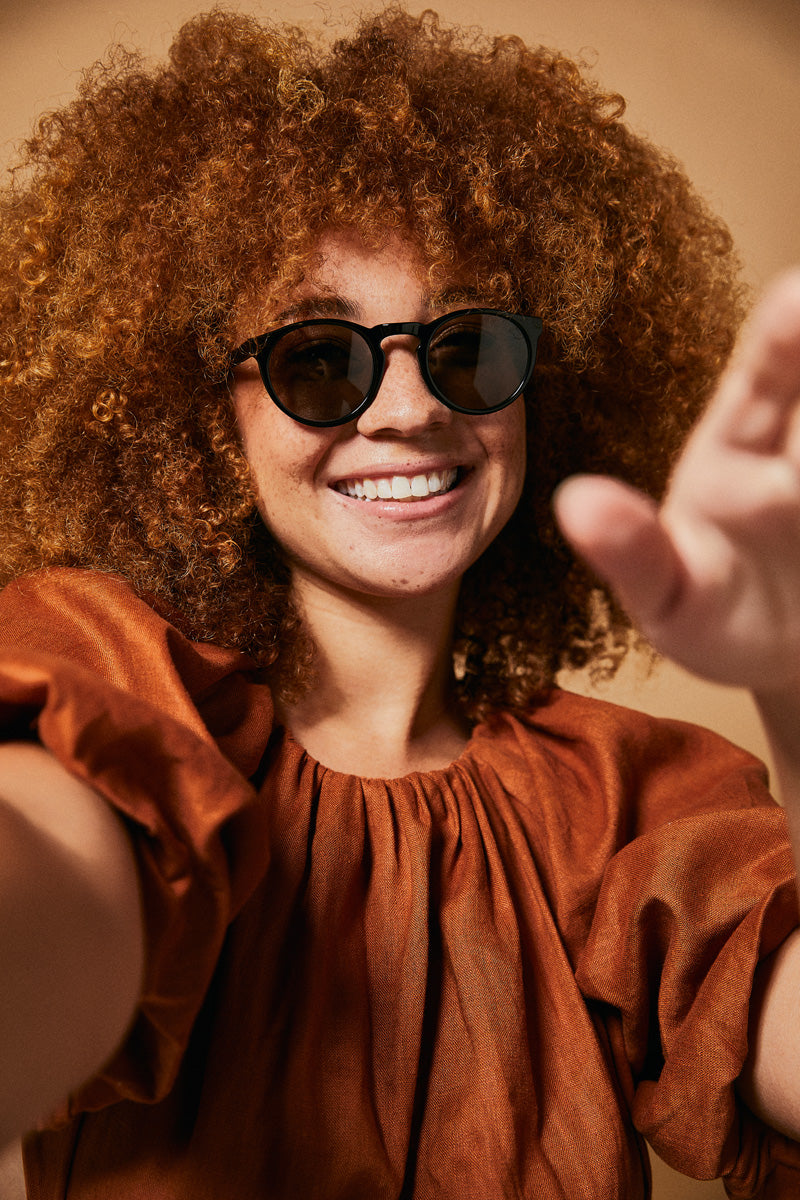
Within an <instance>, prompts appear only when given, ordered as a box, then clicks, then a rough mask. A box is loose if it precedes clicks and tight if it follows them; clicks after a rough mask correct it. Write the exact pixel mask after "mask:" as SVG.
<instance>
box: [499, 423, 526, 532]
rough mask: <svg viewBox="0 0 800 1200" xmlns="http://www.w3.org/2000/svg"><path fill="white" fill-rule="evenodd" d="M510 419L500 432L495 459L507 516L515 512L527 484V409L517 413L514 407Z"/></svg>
mask: <svg viewBox="0 0 800 1200" xmlns="http://www.w3.org/2000/svg"><path fill="white" fill-rule="evenodd" d="M507 411H508V412H509V419H508V421H507V422H504V425H503V428H502V430H500V431H498V434H499V436H498V439H497V444H496V447H495V453H494V458H495V461H496V463H497V465H498V471H499V473H500V476H501V480H502V492H503V508H504V510H505V511H506V515H508V516H510V514H511V513H512V512H513V511H514V509H515V508H516V506H517V502H518V501H519V498H520V496H521V494H522V488H523V485H524V483H525V462H526V453H525V409H524V408H523V407H522V405H520V406H519V411H517V407H516V405H512V406H511V409H510V410H507Z"/></svg>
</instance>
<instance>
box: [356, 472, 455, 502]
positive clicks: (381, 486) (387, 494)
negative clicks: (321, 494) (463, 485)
mask: <svg viewBox="0 0 800 1200" xmlns="http://www.w3.org/2000/svg"><path fill="white" fill-rule="evenodd" d="M457 481H458V468H457V467H448V468H447V469H445V470H443V471H428V472H427V474H425V475H391V476H385V477H383V478H380V479H369V478H365V479H342V480H341V481H340V482H339V483H335V484H334V485H333V486H334V489H335V490H336V491H337V492H341V493H342V495H344V496H352V497H353V499H355V500H424V499H426V497H428V496H441V495H443V494H444V493H445V492H449V491H450V490H451V489H452V488H454V487H455V485H456V483H457Z"/></svg>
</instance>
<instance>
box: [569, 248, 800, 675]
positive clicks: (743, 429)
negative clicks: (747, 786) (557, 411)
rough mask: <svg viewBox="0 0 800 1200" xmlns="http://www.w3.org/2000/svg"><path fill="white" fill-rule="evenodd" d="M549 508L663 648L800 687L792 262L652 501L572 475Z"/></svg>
mask: <svg viewBox="0 0 800 1200" xmlns="http://www.w3.org/2000/svg"><path fill="white" fill-rule="evenodd" d="M555 508H556V514H557V517H558V520H559V523H560V525H561V528H562V530H563V532H564V534H565V536H566V537H567V538H568V539H569V540H570V541H571V543H572V544H573V546H574V547H575V549H576V550H577V551H578V552H579V553H580V554H581V555H582V556H583V557H584V558H585V559H586V561H587V562H588V563H589V564H590V565H591V566H592V568H593V569H594V570H595V571H596V572H597V573H598V575H600V576H601V577H602V578H604V579H605V580H606V581H607V582H608V583H609V584H610V585H611V587H612V588H613V589H614V590H615V592H616V594H617V596H618V597H619V599H620V601H621V603H622V604H623V605H624V606H625V607H626V609H627V610H628V612H629V613H630V615H631V617H632V619H633V620H634V622H635V623H636V625H637V627H638V628H639V629H640V630H641V631H642V633H644V634H645V636H646V637H647V638H648V639H649V640H650V641H651V642H652V643H653V644H654V645H655V646H656V647H657V649H658V650H660V651H661V652H662V653H663V654H665V655H667V656H669V657H670V658H673V659H674V660H675V661H676V662H678V663H680V664H681V665H682V666H684V667H687V668H688V669H689V670H692V671H695V672H696V673H698V674H700V675H704V676H706V677H707V678H709V679H713V680H716V681H718V682H722V683H730V684H736V685H739V686H741V687H749V688H752V689H753V690H755V691H767V692H770V691H773V690H778V691H780V690H783V689H785V688H790V689H792V688H795V687H796V688H797V689H798V691H800V270H798V271H794V272H792V273H790V274H787V275H785V276H783V277H782V278H781V279H779V280H778V281H777V283H776V284H774V285H773V287H772V288H771V289H770V291H769V292H768V293H767V295H766V297H765V298H764V300H763V301H762V302H761V304H760V305H759V306H758V308H757V309H756V310H755V312H754V314H753V317H752V319H751V320H750V322H749V323H748V325H747V326H746V328H745V330H744V333H743V336H742V338H741V340H740V343H739V346H738V348H737V351H736V353H735V355H734V357H733V360H732V362H731V365H730V366H729V368H728V370H727V371H726V373H725V375H724V376H723V379H722V381H721V384H720V386H719V389H718V391H717V393H716V396H715V398H714V399H713V401H712V403H711V405H710V406H709V408H708V410H707V412H706V414H705V415H704V417H703V419H702V420H701V421H700V423H699V424H698V426H697V428H696V429H695V430H694V431H693V433H692V435H691V437H690V439H689V441H688V442H687V445H686V448H685V450H684V452H683V454H682V456H681V458H680V460H679V462H678V464H677V467H676V470H675V472H674V475H673V477H672V480H671V483H670V487H669V490H668V493H667V496H666V498H665V500H664V502H663V504H662V505H661V506H660V507H659V506H657V505H656V504H654V503H653V502H652V501H651V500H649V499H648V498H647V497H645V496H643V495H641V494H640V493H638V492H636V491H634V490H633V489H631V488H629V487H627V486H626V485H624V484H622V483H619V482H617V481H615V480H612V479H607V478H603V477H600V476H576V477H574V478H572V479H569V480H567V481H566V482H565V483H564V484H562V486H561V487H560V488H559V490H558V492H557V494H556V497H555Z"/></svg>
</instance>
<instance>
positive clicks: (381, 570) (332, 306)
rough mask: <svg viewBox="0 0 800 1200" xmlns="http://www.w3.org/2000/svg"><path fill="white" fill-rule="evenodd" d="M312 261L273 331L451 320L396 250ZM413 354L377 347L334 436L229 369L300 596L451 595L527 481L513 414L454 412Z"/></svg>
mask: <svg viewBox="0 0 800 1200" xmlns="http://www.w3.org/2000/svg"><path fill="white" fill-rule="evenodd" d="M321 251H322V261H321V266H320V268H319V269H318V271H317V273H316V274H315V275H314V277H313V278H312V279H311V280H310V281H309V282H308V283H307V284H306V285H305V286H304V289H303V291H302V293H301V294H300V295H299V296H298V298H297V299H298V303H299V304H300V305H301V306H302V307H301V308H299V309H298V308H295V307H293V309H292V310H291V311H290V312H288V313H287V314H285V315H283V316H281V315H279V316H278V317H277V318H276V319H275V321H274V326H275V327H276V328H277V327H279V326H280V325H283V324H287V323H288V322H289V321H291V320H294V319H297V313H298V311H299V312H300V313H301V315H302V316H303V317H306V316H343V317H347V318H348V319H350V320H353V321H357V322H359V323H360V324H362V325H366V326H373V325H378V324H380V323H383V322H388V321H421V322H427V321H431V320H433V319H434V318H435V317H437V316H439V315H441V314H442V313H443V312H446V311H448V306H445V307H444V308H432V307H431V303H430V300H429V298H428V297H427V295H426V291H425V285H424V282H423V275H422V271H421V267H420V264H419V262H418V260H417V259H416V257H415V255H414V253H413V252H412V250H411V249H410V248H409V246H408V245H407V244H406V243H404V242H403V241H401V240H399V239H398V240H395V241H393V242H391V243H390V244H388V245H387V246H386V248H385V249H384V250H383V251H382V252H380V253H376V252H375V251H373V250H368V249H367V248H366V247H364V245H363V244H362V243H361V242H360V241H358V240H357V238H356V237H355V236H351V237H347V236H344V235H340V236H336V237H333V236H331V237H329V238H327V239H325V240H324V241H323V243H322V245H321ZM449 307H450V308H453V309H456V308H463V307H464V303H463V301H461V302H458V303H455V304H453V305H451V306H449ZM242 332H243V336H252V335H255V334H257V333H262V332H264V330H262V329H244V330H243V331H242ZM416 345H417V342H416V339H415V338H413V337H411V336H409V335H395V336H392V337H389V338H387V339H386V341H385V342H384V343H383V350H384V353H385V355H386V364H387V365H386V370H385V373H384V376H383V380H382V383H381V387H380V390H379V392H378V395H377V397H376V398H375V400H374V401H373V402H372V404H371V405H370V407H369V408H368V409H367V410H366V411H365V412H363V413H362V414H361V416H360V417H359V418H358V419H357V420H355V421H351V422H350V423H349V424H347V425H341V426H338V427H335V428H332V429H315V428H310V427H308V426H304V425H301V424H299V423H298V422H296V421H294V420H293V419H292V418H291V417H289V416H287V415H286V414H285V413H283V412H281V410H280V409H279V408H278V407H277V405H275V404H274V403H273V402H272V400H271V399H270V398H269V396H268V395H267V393H266V392H265V390H264V386H263V384H262V382H261V378H260V376H259V374H258V368H257V365H256V363H255V361H254V360H253V359H250V360H248V361H247V362H245V363H243V364H242V365H241V366H240V367H237V368H236V371H235V376H234V381H233V386H232V393H233V398H234V403H235V407H236V414H237V419H238V423H239V429H240V432H241V436H242V441H243V445H244V450H245V453H246V455H247V458H248V461H249V463H250V465H251V468H252V471H253V475H254V478H255V482H256V486H257V490H258V497H259V509H260V512H261V515H262V517H263V519H264V521H265V522H266V524H267V526H268V527H269V529H270V531H271V532H272V534H273V535H274V537H275V538H276V540H277V541H278V542H279V544H280V545H281V546H282V548H283V550H284V552H285V554H286V557H287V559H288V561H289V563H290V566H291V570H292V576H293V581H294V583H295V586H296V587H297V588H298V590H299V591H300V592H301V594H302V591H303V589H305V588H309V587H321V588H323V589H325V590H330V589H336V590H337V591H346V592H349V593H350V594H353V593H357V594H359V595H361V596H376V597H378V596H380V597H395V596H397V597H401V596H413V595H420V596H422V595H431V594H433V593H437V592H440V591H442V589H450V590H451V591H452V593H453V594H455V592H456V591H457V588H458V584H459V581H460V579H461V576H462V575H463V573H464V571H466V569H467V567H469V566H470V565H471V564H472V563H473V562H474V561H475V560H476V559H477V558H478V556H479V555H480V554H481V553H482V552H483V550H484V549H485V548H486V547H487V546H488V545H489V543H490V542H491V541H492V540H493V539H494V538H495V537H496V536H497V534H498V533H499V532H500V530H501V529H502V527H503V525H504V524H505V523H506V521H507V520H508V518H509V517H510V516H511V513H512V512H513V511H514V508H515V506H516V504H517V501H518V499H519V496H520V493H521V490H522V483H523V477H524V471H525V458H524V453H525V452H524V446H525V437H524V434H525V425H524V421H525V417H524V405H523V402H522V400H521V399H519V400H516V401H515V402H514V403H513V404H511V405H509V406H508V407H507V408H504V409H501V411H500V412H496V413H489V414H484V415H479V416H472V415H464V414H460V413H455V412H452V411H451V410H450V409H449V408H447V407H446V406H445V405H444V404H442V403H441V402H440V401H439V400H437V399H436V397H434V396H433V395H432V394H431V393H430V392H429V391H428V389H427V387H426V386H425V384H424V382H423V380H422V377H421V375H420V371H419V364H418V362H417V358H416V353H415V351H416ZM423 481H424V482H423ZM451 481H454V486H452V487H449V490H444V489H445V488H448V485H449V483H450V482H451ZM387 490H388V491H389V492H390V493H391V494H390V495H386V493H387ZM425 491H427V492H428V494H427V495H424V494H417V493H424V492H425ZM354 492H356V493H359V494H358V495H353V494H352V493H354ZM408 493H410V494H408ZM365 495H366V496H369V497H374V498H372V499H368V498H362V497H364V496H365Z"/></svg>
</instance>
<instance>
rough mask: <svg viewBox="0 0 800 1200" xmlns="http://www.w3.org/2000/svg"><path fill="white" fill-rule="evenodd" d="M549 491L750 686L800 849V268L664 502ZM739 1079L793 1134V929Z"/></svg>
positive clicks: (728, 671) (666, 643)
mask: <svg viewBox="0 0 800 1200" xmlns="http://www.w3.org/2000/svg"><path fill="white" fill-rule="evenodd" d="M555 502H556V510H557V513H558V517H559V520H560V522H561V526H562V529H563V530H564V533H565V535H566V536H567V537H568V538H569V539H570V540H571V541H572V543H573V545H574V546H575V548H576V549H577V550H578V551H579V552H580V553H581V554H582V555H583V556H584V558H586V560H587V561H588V562H589V563H590V564H591V566H592V567H593V568H594V569H595V570H596V571H597V573H598V574H599V575H601V576H602V577H603V578H605V579H606V580H607V581H608V582H609V583H610V584H611V585H612V587H614V589H615V590H616V592H617V594H618V596H619V597H620V600H621V601H622V603H623V604H625V605H626V607H627V608H628V611H629V612H630V613H631V616H632V617H633V618H634V620H635V621H636V623H637V625H638V626H639V628H640V629H641V630H642V632H643V633H644V634H645V635H646V636H647V637H648V638H649V639H650V640H651V641H652V642H653V644H654V645H655V646H656V647H657V648H658V649H659V650H660V651H661V652H662V653H664V654H666V655H668V656H669V657H671V658H674V659H675V660H676V661H677V662H679V663H680V664H681V665H683V666H685V667H687V668H688V669H689V670H692V671H695V672H696V673H697V674H699V675H703V676H705V677H706V678H709V679H713V680H716V681H718V682H721V683H728V684H734V685H737V686H740V687H748V688H750V689H751V691H752V692H753V694H754V697H755V700H756V703H757V705H758V708H759V711H760V713H761V717H762V720H763V723H764V726H765V730H766V733H767V736H768V738H769V741H770V744H771V748H772V750H773V753H774V758H775V763H776V769H777V772H778V777H779V782H780V786H781V793H782V795H783V798H784V803H785V807H786V813H787V818H788V824H789V830H790V833H791V836H792V843H793V850H794V855H795V862H796V863H797V864H800V272H794V273H791V274H789V275H787V276H785V277H784V278H783V279H781V280H779V281H778V283H777V284H776V285H775V286H774V288H773V289H772V290H771V292H770V293H769V294H768V295H767V297H766V298H765V300H764V302H763V303H762V304H761V305H760V307H759V308H758V309H757V310H756V312H755V314H754V317H753V320H752V322H751V323H750V325H749V327H748V329H747V330H746V331H745V336H744V338H743V339H742V341H741V343H740V346H739V348H738V351H737V353H736V355H735V356H734V359H733V362H732V364H731V366H730V368H729V369H728V371H727V372H726V374H725V376H724V378H723V380H722V383H721V385H720V388H719V390H718V393H717V395H716V397H715V399H714V401H713V402H712V404H711V406H710V407H709V409H708V412H707V413H706V415H705V417H704V418H703V420H702V421H701V422H700V424H699V425H698V427H697V429H696V430H695V431H694V433H693V434H692V436H691V438H690V439H689V442H688V443H687V446H686V449H685V451H684V453H683V455H682V456H681V459H680V461H679V463H678V465H677V469H676V471H675V473H674V475H673V478H672V481H671V484H670V488H669V491H668V494H667V496H666V498H665V500H664V503H663V504H662V505H661V506H660V507H658V506H657V505H656V504H654V503H653V502H652V501H651V500H649V499H647V498H646V497H644V496H641V495H640V494H638V493H636V492H634V491H632V490H631V489H630V488H628V487H625V486H624V485H622V484H620V483H617V482H615V481H613V480H610V479H602V478H594V477H584V478H577V479H574V480H569V481H567V483H566V484H564V485H563V486H562V488H561V490H560V492H559V494H558V495H557V497H556V501H555ZM740 1086H741V1090H742V1092H743V1094H744V1095H745V1097H746V1098H747V1100H748V1103H749V1104H750V1105H751V1107H752V1108H753V1109H754V1110H755V1111H756V1112H758V1113H759V1115H761V1116H762V1117H763V1118H764V1119H765V1120H767V1121H768V1122H769V1123H771V1124H772V1125H774V1126H776V1127H777V1128H780V1129H782V1130H783V1131H784V1132H787V1133H789V1134H790V1135H791V1136H793V1137H795V1138H798V1139H800V935H795V936H793V937H792V938H790V939H788V941H787V942H786V944H785V945H784V946H783V947H782V948H781V949H780V950H779V951H778V952H777V953H776V954H775V955H773V956H772V959H771V960H769V961H768V962H767V963H765V964H764V965H763V967H762V969H761V973H760V975H759V977H758V980H757V986H756V989H755V993H754V997H753V1002H752V1007H751V1052H750V1056H749V1059H748V1062H747V1064H746V1067H745V1071H744V1073H743V1075H742V1080H741V1085H740Z"/></svg>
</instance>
